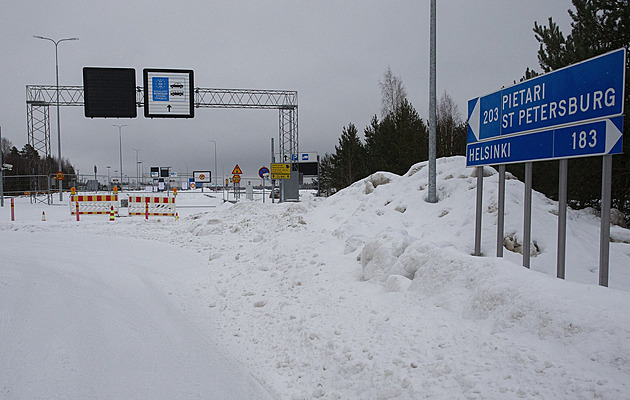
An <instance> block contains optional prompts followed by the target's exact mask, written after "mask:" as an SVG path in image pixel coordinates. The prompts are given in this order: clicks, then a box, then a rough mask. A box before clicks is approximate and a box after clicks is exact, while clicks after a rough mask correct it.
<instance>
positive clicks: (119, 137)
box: [112, 124, 127, 190]
mask: <svg viewBox="0 0 630 400" xmlns="http://www.w3.org/2000/svg"><path fill="white" fill-rule="evenodd" d="M112 126H115V127H118V142H119V145H120V189H121V190H122V183H123V169H122V132H121V129H122V127H123V126H127V125H115V124H112Z"/></svg>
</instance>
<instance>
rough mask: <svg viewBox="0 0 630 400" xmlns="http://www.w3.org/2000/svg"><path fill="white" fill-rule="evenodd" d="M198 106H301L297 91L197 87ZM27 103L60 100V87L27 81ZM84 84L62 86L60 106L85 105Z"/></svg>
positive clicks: (140, 100) (140, 94) (140, 98)
mask: <svg viewBox="0 0 630 400" xmlns="http://www.w3.org/2000/svg"><path fill="white" fill-rule="evenodd" d="M194 92H195V107H197V108H199V107H208V108H266V109H295V108H297V105H298V102H297V91H291V90H258V89H209V88H195V89H194ZM26 103H27V104H32V105H40V106H45V105H51V104H57V87H56V86H50V85H27V86H26ZM84 103H85V100H84V96H83V86H59V105H60V106H83V105H84ZM136 104H137V106H138V107H143V106H144V89H143V88H142V87H140V86H138V87H136Z"/></svg>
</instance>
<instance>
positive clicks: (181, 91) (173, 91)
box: [171, 90, 184, 96]
mask: <svg viewBox="0 0 630 400" xmlns="http://www.w3.org/2000/svg"><path fill="white" fill-rule="evenodd" d="M183 95H184V91H183V90H172V91H171V96H183Z"/></svg>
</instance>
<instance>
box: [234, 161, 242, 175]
mask: <svg viewBox="0 0 630 400" xmlns="http://www.w3.org/2000/svg"><path fill="white" fill-rule="evenodd" d="M232 175H243V171H241V167H239V166H238V164H236V167H234V170H233V171H232Z"/></svg>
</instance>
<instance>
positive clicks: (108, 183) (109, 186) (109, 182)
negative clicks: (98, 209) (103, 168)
mask: <svg viewBox="0 0 630 400" xmlns="http://www.w3.org/2000/svg"><path fill="white" fill-rule="evenodd" d="M110 168H111V166H109V165H108V166H107V190H109V191H110V192H111V191H112V188H111V186H112V181H111V179H109V169H110Z"/></svg>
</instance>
